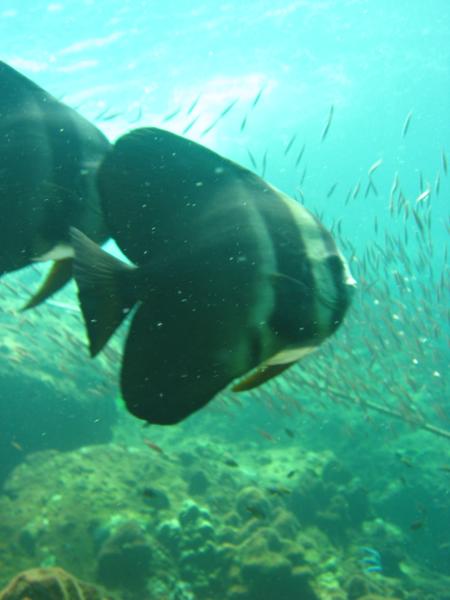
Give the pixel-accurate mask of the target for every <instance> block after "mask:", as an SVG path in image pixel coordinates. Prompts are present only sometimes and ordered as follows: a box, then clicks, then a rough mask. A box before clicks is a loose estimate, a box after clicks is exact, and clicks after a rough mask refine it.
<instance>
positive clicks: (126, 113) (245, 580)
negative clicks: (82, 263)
mask: <svg viewBox="0 0 450 600" xmlns="http://www.w3.org/2000/svg"><path fill="white" fill-rule="evenodd" d="M449 29H450V15H449V7H448V3H447V2H445V1H444V0H436V2H433V3H427V4H422V3H419V2H406V1H400V2H396V3H392V2H388V0H381V1H377V2H375V1H374V0H364V1H363V0H361V1H358V0H354V1H350V0H349V1H346V0H335V1H332V0H330V1H325V2H313V1H307V0H299V1H296V0H293V1H292V2H281V1H271V2H264V1H259V2H254V1H249V2H246V3H237V2H234V1H230V2H224V3H219V2H217V3H204V4H199V5H195V4H194V5H193V4H192V3H191V2H187V1H186V2H184V1H175V0H173V1H169V2H166V3H164V5H163V6H161V4H160V3H156V2H143V3H139V5H138V4H136V3H132V2H122V1H115V0H112V1H111V2H108V3H106V2H105V1H94V0H85V1H82V2H77V3H71V2H53V3H49V2H41V1H37V2H28V1H27V2H22V3H13V2H10V3H8V2H4V3H2V6H1V7H0V60H2V61H4V62H5V63H7V64H8V65H10V66H11V67H13V68H14V69H16V70H17V71H19V72H20V73H22V74H24V75H25V76H26V77H28V78H29V79H30V80H31V81H33V82H35V83H36V84H37V85H39V86H40V87H41V88H43V89H44V90H45V91H46V92H48V93H50V94H52V96H54V97H55V98H56V99H58V100H60V101H62V102H63V103H64V104H65V105H67V106H69V107H71V108H73V109H75V111H77V113H78V114H80V115H81V116H82V117H84V118H85V119H87V121H89V122H90V123H92V124H93V125H95V126H96V127H97V128H98V130H99V131H100V132H103V133H104V134H105V135H106V137H107V138H108V139H109V141H110V142H111V143H114V142H115V141H116V140H117V139H118V138H119V137H120V136H122V135H124V134H126V133H127V132H129V131H130V130H131V129H134V128H138V127H158V128H161V129H165V130H168V131H170V132H173V133H175V134H178V135H182V136H185V137H187V138H189V139H191V140H193V141H195V142H198V143H200V144H203V145H204V146H206V147H207V148H210V149H211V150H213V151H215V152H217V153H219V154H220V155H222V156H226V157H227V158H229V159H231V160H233V161H235V162H237V163H239V164H241V165H243V166H244V167H246V168H248V169H250V170H251V171H253V172H255V173H256V174H257V175H259V176H260V177H262V178H263V179H264V180H265V181H268V182H269V183H270V184H272V185H274V186H275V187H276V188H278V189H279V190H282V191H283V192H284V193H286V194H288V195H289V196H291V197H294V198H295V199H296V200H297V202H298V203H299V204H302V205H304V206H305V207H306V208H307V209H308V210H309V211H311V212H312V213H313V214H315V215H316V216H317V218H318V219H319V221H320V222H321V223H323V224H324V225H325V227H327V228H328V229H329V230H330V231H331V232H332V235H333V237H334V239H335V241H336V244H337V246H338V247H339V249H340V251H341V253H342V255H343V256H344V257H345V259H346V261H347V263H348V264H349V268H350V271H351V273H352V275H353V277H354V278H355V280H356V281H357V288H356V291H355V294H354V297H353V302H352V305H351V307H350V309H349V311H348V314H347V315H346V318H345V319H344V322H343V323H342V325H341V327H340V328H339V330H338V331H337V332H336V333H335V334H334V335H333V336H332V337H331V338H330V339H329V340H328V341H326V342H325V343H324V344H323V345H322V346H321V347H320V348H319V349H317V350H316V351H315V352H314V353H311V354H310V355H308V356H307V357H305V358H303V359H302V361H300V362H299V363H298V365H295V366H293V367H291V368H290V369H288V370H286V371H285V372H284V373H283V374H280V375H278V377H277V378H275V379H272V380H271V381H269V382H267V383H265V384H264V385H262V386H260V387H258V388H255V389H253V390H249V391H245V392H239V393H237V392H234V391H232V390H231V389H227V390H225V391H224V392H222V393H220V394H219V395H217V396H216V398H215V399H214V400H213V401H212V402H210V403H209V404H208V406H207V407H205V408H203V409H202V410H201V411H199V412H198V413H196V414H195V415H193V416H191V417H189V419H187V420H185V421H183V422H182V423H179V424H177V425H175V426H173V427H171V428H161V427H158V426H150V427H149V428H142V424H141V422H140V421H138V420H137V419H134V418H133V417H131V416H130V415H129V414H128V413H127V412H126V411H125V410H124V407H123V405H122V401H121V400H120V388H119V380H118V378H119V370H120V363H121V360H122V354H123V345H124V337H125V336H126V335H127V329H128V328H129V326H130V325H129V323H130V318H127V319H126V321H125V323H124V325H123V327H122V328H121V329H120V331H119V332H118V334H117V335H115V336H114V337H112V338H111V340H110V341H109V342H108V344H107V345H106V347H105V348H104V349H103V350H102V352H101V353H100V354H99V355H98V357H96V358H95V359H94V360H91V359H90V358H89V354H88V350H87V341H86V335H85V332H84V327H83V323H82V318H81V314H80V310H79V305H78V299H77V292H76V288H75V285H74V284H73V283H69V284H68V285H67V286H66V287H65V288H64V290H63V291H61V292H59V293H58V295H54V296H52V298H51V299H50V300H48V301H47V303H45V304H43V305H42V306H41V307H39V308H36V309H34V310H29V311H25V312H21V308H22V307H23V306H24V304H25V303H26V302H28V300H29V298H30V296H32V295H33V294H34V293H35V292H36V289H37V288H38V287H39V284H40V281H41V278H42V277H43V276H44V274H45V273H46V272H47V270H48V267H47V264H46V263H44V264H42V265H41V264H39V265H37V264H34V265H32V266H29V267H27V268H25V269H23V270H21V271H18V272H16V273H9V274H6V275H3V276H2V277H1V278H0V318H1V327H2V334H1V338H0V356H1V357H2V360H1V362H0V378H1V379H0V479H1V481H2V484H1V485H2V488H1V493H0V587H2V586H7V584H8V583H9V582H11V585H10V588H9V590H8V594H11V593H12V594H14V593H15V594H16V596H14V595H12V596H6V592H5V593H4V594H5V595H4V597H5V598H6V597H19V596H17V594H19V593H20V590H19V589H18V585H19V583H18V582H19V581H20V582H22V583H20V585H22V586H25V587H23V588H22V590H23V589H25V590H26V592H24V593H28V595H30V593H29V590H30V589H31V586H32V585H36V584H32V582H33V581H35V579H36V578H37V579H38V581H39V582H40V583H39V585H41V586H42V588H43V589H44V590H47V593H49V592H48V590H51V589H52V586H53V587H55V586H56V588H58V586H59V589H61V588H62V587H64V586H66V587H67V586H72V588H73V586H74V585H75V586H78V587H77V589H79V590H80V591H79V597H85V598H87V597H97V596H98V597H115V598H123V599H125V600H128V599H135V598H157V599H161V600H162V599H166V598H172V599H176V598H194V599H199V600H204V599H213V598H226V599H227V600H231V599H233V600H235V599H237V598H246V599H249V600H253V599H256V598H258V599H261V598H262V599H263V600H271V599H272V598H273V599H275V598H285V599H287V600H289V599H290V598H298V597H301V598H308V599H313V600H315V599H320V600H325V599H329V598H334V599H336V598H339V599H341V598H342V599H344V598H349V599H352V600H353V599H355V600H356V599H358V598H364V597H365V596H366V597H368V596H369V595H370V594H372V595H376V596H378V597H383V598H387V597H390V598H402V599H409V600H412V599H413V598H434V599H438V600H445V599H446V598H448V597H449V596H448V590H449V589H450V581H449V576H450V567H449V565H450V529H449V523H450V515H449V512H450V508H449V502H448V482H449V479H448V478H449V473H450V459H449V458H448V456H449V446H448V443H449V438H450V433H449V431H450V406H449V400H448V398H449V393H448V389H449V386H448V363H449V360H448V356H449V355H448V345H447V341H448V314H447V311H448V288H449V281H448V250H447V248H448V232H449V216H448V206H449V202H448V200H449V175H448V160H449V158H450V157H449V153H450V150H449V148H450V139H449V138H450V136H449V133H450V131H449V128H450V126H449V120H448V115H449V114H450V97H449V95H448V89H450V74H449V65H450V56H449V54H450V31H449ZM2 118H3V115H2ZM2 126H4V122H3V123H2V122H0V132H1V131H2V129H1V127H2ZM94 162H95V161H94ZM92 168H94V169H95V168H96V167H95V165H94V166H93V165H92V164H91V162H88V163H87V164H86V165H83V167H82V171H83V173H84V169H86V170H87V171H88V172H90V170H91V169H92ZM18 170H20V169H18ZM83 173H82V175H83ZM0 176H1V177H4V176H5V173H4V172H3V173H0ZM3 181H4V180H3ZM17 183H18V184H20V183H21V182H20V181H18V182H17ZM0 186H1V180H0ZM0 193H1V194H2V196H0V197H1V198H2V206H3V207H5V206H8V204H7V202H6V201H5V191H4V188H3V189H1V187H0ZM27 200H28V198H27ZM125 202H126V200H125ZM89 206H91V204H89ZM0 208H1V207H0ZM0 213H1V214H0V223H1V224H2V226H3V227H9V228H10V229H14V228H17V230H18V231H19V230H22V229H25V224H24V223H14V222H13V219H12V217H11V215H10V214H9V211H8V210H5V209H4V208H3V210H1V211H0ZM28 219H31V216H30V215H25V216H24V220H25V221H28ZM224 226H225V223H224ZM99 241H101V240H99ZM0 244H1V240H0ZM107 249H111V251H112V252H114V253H115V254H116V255H120V254H119V252H118V250H117V248H114V247H113V246H112V244H111V243H109V245H108V246H107ZM0 256H1V254H0ZM185 344H188V340H186V339H185V338H184V337H183V335H180V337H179V338H177V339H175V341H174V342H173V346H174V348H173V353H174V356H175V355H176V352H177V349H178V348H180V347H182V346H183V345H185ZM361 548H365V549H370V552H367V550H366V551H365V554H362V551H361ZM364 557H365V559H366V560H367V559H369V562H370V564H369V565H368V568H367V565H366V564H364V565H362V564H361V560H362V559H363V558H364ZM374 557H375V558H377V557H380V559H379V561H378V559H377V561H376V562H377V564H375V559H374ZM372 563H373V564H372ZM381 565H382V567H381ZM55 567H61V568H62V569H64V571H63V572H61V570H59V569H55ZM374 567H375V568H374ZM38 568H40V569H43V571H36V570H34V571H30V570H31V569H38ZM21 571H27V574H26V575H25V576H23V577H22V578H21V579H20V580H14V579H13V578H14V576H16V575H18V574H19V572H21ZM67 572H69V573H70V575H69V574H68V573H67ZM80 580H86V581H89V582H90V583H91V584H92V585H91V586H88V584H85V585H84V584H80V583H73V581H75V582H77V581H78V582H79V581H80ZM27 585H28V586H30V587H28V588H26V586H27ZM94 586H95V589H94ZM102 587H103V590H104V591H103V592H102V591H99V590H100V589H101V588H102ZM64 589H66V588H64ZM27 590H28V591H27ZM105 590H106V591H105ZM81 594H83V596H81ZM94 594H97V596H96V595H94Z"/></svg>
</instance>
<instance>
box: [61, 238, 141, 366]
mask: <svg viewBox="0 0 450 600" xmlns="http://www.w3.org/2000/svg"><path fill="white" fill-rule="evenodd" d="M70 236H71V240H72V245H73V248H74V251H75V257H74V260H73V276H74V278H75V281H76V283H77V286H78V298H79V300H80V305H81V312H82V313H83V318H84V322H85V324H86V329H87V334H88V338H89V350H90V353H91V356H95V355H96V354H98V352H100V350H101V349H102V348H103V346H104V345H105V344H106V343H107V342H108V340H109V338H110V337H111V336H112V334H113V333H114V331H115V330H116V329H117V327H118V326H119V325H120V324H121V322H122V321H123V319H124V318H125V317H126V315H127V314H128V312H129V311H130V310H131V308H132V307H133V306H134V304H135V303H136V302H137V297H136V292H135V290H136V275H138V274H139V269H138V268H136V267H134V266H131V265H128V264H126V263H124V262H122V261H121V260H119V259H118V258H115V257H114V256H112V255H111V254H108V252H105V251H104V250H102V249H101V248H100V247H99V246H97V244H95V243H94V242H93V241H92V240H90V239H89V238H88V237H87V236H85V235H84V233H82V232H81V231H79V230H78V229H75V228H74V227H71V228H70Z"/></svg>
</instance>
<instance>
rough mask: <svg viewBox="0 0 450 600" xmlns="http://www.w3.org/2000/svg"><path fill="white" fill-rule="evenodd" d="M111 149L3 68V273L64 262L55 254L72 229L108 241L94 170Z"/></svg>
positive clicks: (48, 97)
mask: <svg viewBox="0 0 450 600" xmlns="http://www.w3.org/2000/svg"><path fill="white" fill-rule="evenodd" d="M108 148H109V142H108V141H107V139H106V138H105V137H104V136H103V134H102V133H101V132H100V131H99V130H98V129H97V128H96V127H95V126H94V125H92V124H91V123H89V122H88V121H87V120H86V119H84V118H83V117H82V116H81V115H79V114H78V113H77V112H76V111H74V110H73V109H71V108H69V107H68V106H65V105H64V104H62V103H61V102H59V101H57V100H56V99H55V98H53V97H52V96H51V95H50V94H48V93H47V92H45V91H44V90H43V89H41V88H40V87H39V86H38V85H36V84H35V83H33V82H32V81H30V80H29V79H27V78H26V77H25V76H24V75H22V74H20V73H18V72H17V71H15V70H14V69H13V68H12V67H10V66H9V65H7V64H5V63H3V62H0V239H1V246H0V275H2V274H4V273H6V272H11V271H15V270H17V269H21V268H22V267H25V266H27V265H29V264H30V263H31V262H32V261H33V260H35V259H38V258H40V257H47V256H48V257H51V255H52V252H53V253H54V256H55V257H56V258H58V257H59V258H62V256H60V255H61V252H59V253H58V252H57V251H56V250H55V248H58V247H63V246H64V245H68V244H69V242H70V239H69V227H70V226H71V225H73V226H75V227H77V228H78V229H80V230H82V231H84V232H85V233H86V234H87V235H89V236H90V237H91V238H92V239H94V240H96V241H98V242H103V241H104V240H105V239H106V237H107V236H106V228H105V224H104V221H103V219H102V216H101V210H100V205H99V199H98V194H97V191H96V186H95V171H96V167H97V165H98V163H99V161H100V160H101V159H102V158H103V156H104V154H105V153H106V151H107V150H108ZM65 253H66V255H65V257H66V258H67V251H65ZM69 254H70V253H69ZM67 267H68V265H67ZM64 276H65V281H67V280H68V279H69V278H70V269H69V268H66V269H65V275H64ZM61 279H64V278H61V277H60V279H59V280H58V285H59V283H62V281H61ZM65 281H64V283H65ZM55 283H56V282H55V279H54V280H53V285H55ZM53 291H55V290H53Z"/></svg>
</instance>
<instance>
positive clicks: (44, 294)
mask: <svg viewBox="0 0 450 600" xmlns="http://www.w3.org/2000/svg"><path fill="white" fill-rule="evenodd" d="M71 277H72V259H71V258H65V259H63V260H57V261H56V262H55V263H54V264H53V266H52V268H51V269H50V271H49V272H48V274H47V276H46V278H45V279H44V281H43V283H42V285H41V286H40V287H39V289H38V290H37V292H36V293H35V294H33V296H32V297H31V298H30V299H29V300H28V302H27V303H26V304H25V306H24V307H23V308H22V310H27V309H29V308H34V307H35V306H38V305H39V304H41V303H42V302H44V301H45V300H47V299H48V298H50V296H51V295H52V294H54V293H55V292H57V291H58V290H60V289H61V288H62V287H64V286H65V285H66V283H67V282H68V281H69V280H70V278H71Z"/></svg>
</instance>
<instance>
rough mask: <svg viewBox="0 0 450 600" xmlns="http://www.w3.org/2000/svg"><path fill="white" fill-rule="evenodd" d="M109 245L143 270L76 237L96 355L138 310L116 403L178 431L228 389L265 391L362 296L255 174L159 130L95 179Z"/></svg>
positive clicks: (139, 133) (312, 223)
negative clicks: (263, 388) (120, 401)
mask: <svg viewBox="0 0 450 600" xmlns="http://www.w3.org/2000/svg"><path fill="white" fill-rule="evenodd" d="M98 175H99V177H98V183H99V191H100V195H101V198H102V203H103V209H104V213H105V218H106V220H107V223H108V226H109V228H110V231H111V233H112V236H113V237H114V239H115V240H116V242H117V244H118V245H119V247H120V248H121V250H122V251H123V252H124V254H125V255H126V256H127V257H128V258H129V259H130V260H131V261H132V262H133V263H134V265H136V266H130V265H126V264H125V263H123V262H122V261H119V260H117V259H116V258H113V257H112V256H111V255H109V254H107V253H105V252H104V251H103V250H101V249H100V248H99V247H98V246H97V245H96V244H94V243H93V242H91V241H90V240H88V239H87V238H86V237H85V236H84V235H83V234H82V233H80V232H77V231H73V233H72V237H73V245H74V249H75V262H74V276H75V279H76V281H77V284H78V287H79V297H80V301H81V307H82V311H83V315H84V319H85V322H86V326H87V331H88V336H89V340H90V349H91V354H92V355H95V354H96V353H97V352H99V351H100V350H101V348H102V347H103V345H104V344H105V343H106V342H107V340H108V339H109V337H110V335H111V334H112V333H113V332H114V330H115V329H116V327H117V326H118V325H119V323H120V322H121V321H122V319H123V318H124V316H125V315H126V314H127V313H128V312H129V311H130V310H131V309H132V307H133V306H134V305H137V308H136V310H135V312H134V315H133V317H132V321H131V327H130V330H129V332H128V337H127V341H126V345H125V351H124V355H123V364H122V372H121V389H122V395H123V397H124V399H125V401H126V403H127V406H128V408H129V410H130V411H131V412H132V413H133V414H134V415H136V416H137V417H139V418H141V419H146V420H147V421H149V422H151V423H160V424H171V423H176V422H178V421H181V420H182V419H184V418H185V417H186V416H188V415H189V414H191V413H192V412H194V411H196V410H198V409H199V408H201V407H202V406H204V405H205V404H206V403H207V402H208V401H209V400H211V399H212V398H213V396H214V395H215V394H217V392H219V391H220V390H222V389H223V388H225V387H226V386H227V385H228V384H229V383H230V382H231V381H232V380H233V379H235V378H237V377H241V376H243V375H245V374H248V373H249V372H250V371H252V370H253V369H256V371H254V372H253V373H251V374H250V375H249V376H248V377H247V378H246V379H245V380H244V381H241V382H240V383H238V384H237V385H236V386H235V388H234V389H236V390H244V389H250V388H251V387H254V386H256V385H259V384H260V383H262V382H263V381H265V380H267V379H269V378H270V377H273V376H274V375H276V374H277V373H280V372H281V371H283V370H284V369H286V368H287V367H288V366H289V365H291V364H292V363H294V362H296V361H297V360H298V359H299V358H300V357H302V356H303V355H304V354H306V353H308V352H310V351H311V350H313V349H314V348H315V347H316V346H318V345H319V344H320V343H321V342H322V341H323V340H324V339H325V338H326V337H327V336H329V335H330V334H331V333H333V332H334V331H335V330H336V328H337V327H338V325H339V324H340V323H341V321H342V319H343V317H344V314H345V312H346V310H347V308H348V306H349V302H350V296H351V292H352V289H353V287H354V280H353V279H352V277H351V275H350V273H349V270H348V268H347V266H346V263H345V262H344V260H343V258H342V257H341V255H340V254H339V252H338V250H337V249H336V246H335V244H334V242H333V239H332V238H331V236H330V234H329V233H328V232H327V231H326V230H325V229H324V228H323V226H322V225H321V224H320V223H319V222H318V221H317V220H316V219H315V218H314V217H313V216H312V215H311V214H310V213H309V212H308V211H307V210H305V209H304V208H303V207H302V206H301V205H300V204H298V203H297V202H295V201H294V200H292V199H291V198H289V197H288V196H286V195H285V194H283V193H282V192H280V191H278V190H276V189H275V188H273V187H272V186H270V185H269V184H267V183H266V182H265V181H263V180H262V179H261V178H260V177H258V176H257V175H255V174H254V173H252V172H250V171H248V170H247V169H244V168H243V167H240V166H239V165H237V164H235V163H233V162H231V161H230V160H227V159H225V158H223V157H222V156H219V155H218V154H216V153H215V152H212V151H211V150H208V149H207V148H205V147H203V146H201V145H199V144H196V143H194V142H191V141H189V140H187V139H184V138H182V137H179V136H177V135H174V134H172V133H169V132H167V131H162V130H159V129H154V128H144V129H137V130H135V131H133V132H132V133H129V134H128V135H125V136H124V137H122V138H120V139H119V140H118V141H117V143H116V144H115V146H114V148H113V150H112V152H110V153H109V154H108V155H107V156H106V158H105V160H104V161H103V163H102V165H101V167H100V169H99V173H98Z"/></svg>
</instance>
